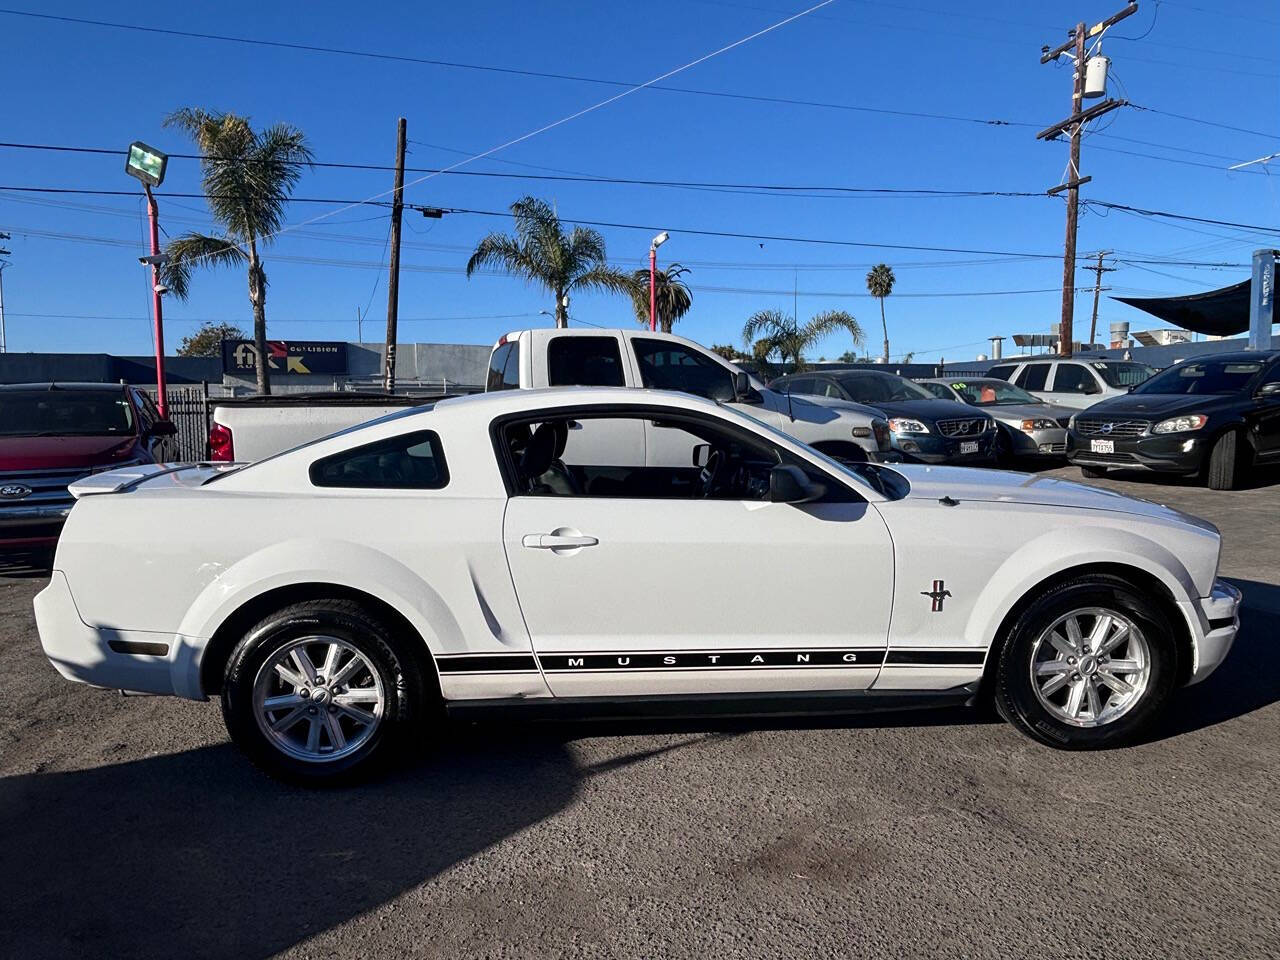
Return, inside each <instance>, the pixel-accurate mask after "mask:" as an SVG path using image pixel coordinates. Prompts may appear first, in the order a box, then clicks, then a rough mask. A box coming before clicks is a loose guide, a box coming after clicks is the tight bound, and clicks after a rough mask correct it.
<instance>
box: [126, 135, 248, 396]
mask: <svg viewBox="0 0 1280 960" xmlns="http://www.w3.org/2000/svg"><path fill="white" fill-rule="evenodd" d="M168 162H169V157H168V154H164V153H161V152H160V151H159V150H155V149H152V148H151V147H149V146H147V145H146V144H145V143H143V142H142V141H141V140H135V141H134V142H133V143H132V144H130V145H129V154H128V157H127V159H126V160H125V164H124V172H125V173H127V174H129V176H131V177H133V178H135V179H136V180H139V181H141V182H142V189H143V190H145V191H146V194H147V220H148V222H149V223H150V224H151V255H150V256H149V257H139V260H141V262H142V263H144V264H147V265H149V266H150V267H151V309H152V311H153V312H154V314H155V322H156V394H157V395H158V402H157V403H156V406H157V407H158V408H159V409H160V416H162V417H167V416H168V415H169V413H168V406H169V403H168V396H167V394H166V389H165V378H164V313H163V309H162V307H161V305H160V296H161V294H162V292H163V291H164V286H163V285H162V284H161V283H160V267H161V266H163V265H164V263H165V261H166V259H167V258H166V257H165V256H164V255H162V254H161V253H160V220H159V216H160V215H159V210H158V209H157V207H156V198H155V197H154V196H153V195H152V193H151V188H152V187H153V186H159V185H160V184H161V183H163V182H164V170H165V167H166V166H167V165H168ZM265 362H266V358H265V357H258V363H265Z"/></svg>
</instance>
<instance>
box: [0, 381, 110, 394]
mask: <svg viewBox="0 0 1280 960" xmlns="http://www.w3.org/2000/svg"><path fill="white" fill-rule="evenodd" d="M128 386H129V384H125V383H92V382H87V381H58V380H49V381H45V382H43V383H0V391H5V392H12V391H18V390H26V391H28V392H30V391H34V390H50V391H53V390H124V389H126V388H127V387H128Z"/></svg>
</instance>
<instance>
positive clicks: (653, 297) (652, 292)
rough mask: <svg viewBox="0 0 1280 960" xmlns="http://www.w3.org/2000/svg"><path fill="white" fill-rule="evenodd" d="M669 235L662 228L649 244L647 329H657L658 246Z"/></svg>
mask: <svg viewBox="0 0 1280 960" xmlns="http://www.w3.org/2000/svg"><path fill="white" fill-rule="evenodd" d="M668 239H669V235H668V234H667V231H665V230H663V231H662V232H661V233H660V234H658V235H657V236H656V237H654V238H653V242H652V243H651V244H649V329H650V330H657V329H658V248H659V247H660V246H662V245H663V244H664V243H666V242H667V240H668Z"/></svg>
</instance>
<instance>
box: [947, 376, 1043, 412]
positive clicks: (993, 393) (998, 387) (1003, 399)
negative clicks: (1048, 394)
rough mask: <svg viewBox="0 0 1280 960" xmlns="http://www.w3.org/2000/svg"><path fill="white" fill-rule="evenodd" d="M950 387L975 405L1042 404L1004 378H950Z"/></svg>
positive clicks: (1041, 401)
mask: <svg viewBox="0 0 1280 960" xmlns="http://www.w3.org/2000/svg"><path fill="white" fill-rule="evenodd" d="M951 389H952V390H954V391H955V392H956V393H958V394H960V396H961V397H963V398H964V402H965V403H969V404H972V405H973V406H975V407H999V406H1004V405H1008V404H1015V403H1016V404H1019V405H1025V404H1031V403H1035V404H1043V403H1044V401H1043V400H1041V399H1040V398H1039V397H1035V396H1032V395H1031V394H1029V393H1027V391H1025V390H1023V389H1022V388H1021V387H1015V386H1014V385H1013V384H1012V383H1009V382H1007V381H1005V380H952V381H951Z"/></svg>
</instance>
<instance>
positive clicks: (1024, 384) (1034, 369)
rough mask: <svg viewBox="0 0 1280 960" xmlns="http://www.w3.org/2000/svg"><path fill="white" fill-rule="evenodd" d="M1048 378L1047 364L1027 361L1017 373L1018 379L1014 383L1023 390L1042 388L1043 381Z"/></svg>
mask: <svg viewBox="0 0 1280 960" xmlns="http://www.w3.org/2000/svg"><path fill="white" fill-rule="evenodd" d="M1048 379H1049V364H1047V363H1029V364H1027V365H1026V366H1025V367H1024V368H1023V370H1022V372H1021V373H1020V374H1018V379H1017V380H1015V381H1014V383H1016V384H1017V385H1018V386H1019V387H1021V388H1022V389H1023V390H1043V389H1044V384H1045V381H1046V380H1048Z"/></svg>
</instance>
